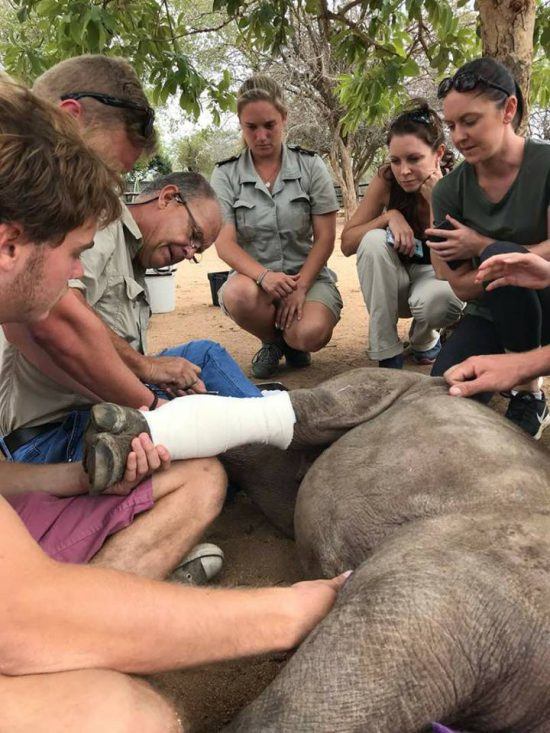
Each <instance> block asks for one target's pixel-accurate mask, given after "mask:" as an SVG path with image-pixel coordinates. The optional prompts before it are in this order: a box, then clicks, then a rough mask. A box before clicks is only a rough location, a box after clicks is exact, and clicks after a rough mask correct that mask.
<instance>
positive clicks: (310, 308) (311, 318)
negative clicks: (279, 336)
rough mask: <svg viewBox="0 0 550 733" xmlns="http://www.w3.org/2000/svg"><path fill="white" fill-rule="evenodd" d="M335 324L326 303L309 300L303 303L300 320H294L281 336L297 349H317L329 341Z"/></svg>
mask: <svg viewBox="0 0 550 733" xmlns="http://www.w3.org/2000/svg"><path fill="white" fill-rule="evenodd" d="M335 325H336V319H335V318H334V316H333V315H332V313H331V312H330V310H329V309H328V308H327V307H326V305H323V303H318V302H316V301H311V302H309V303H305V304H304V309H303V313H302V318H301V320H299V321H298V320H294V321H293V323H292V325H291V326H290V328H287V329H285V331H284V332H283V338H284V340H285V341H286V343H287V344H288V345H289V346H291V347H292V348H293V349H298V351H319V350H320V349H322V348H323V346H326V345H327V344H328V342H329V341H330V339H331V337H332V332H333V330H334V326H335Z"/></svg>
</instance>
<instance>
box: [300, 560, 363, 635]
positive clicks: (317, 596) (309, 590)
mask: <svg viewBox="0 0 550 733" xmlns="http://www.w3.org/2000/svg"><path fill="white" fill-rule="evenodd" d="M351 573H352V571H351V570H348V571H347V572H345V573H342V574H341V575H338V576H336V578H331V579H330V580H306V581H302V582H300V583H295V584H294V585H292V586H290V588H288V589H287V590H288V591H289V598H290V601H289V603H290V605H289V611H290V614H291V618H292V619H293V622H294V623H293V624H292V629H293V634H292V636H293V638H292V639H291V643H290V646H289V648H292V647H294V646H297V645H298V644H299V643H300V642H301V641H303V640H304V639H305V637H306V636H307V635H308V634H309V632H310V631H312V629H314V628H315V626H317V624H318V623H320V622H321V621H322V620H323V619H324V617H325V616H326V615H327V613H328V612H329V611H330V609H331V608H332V607H333V606H334V603H335V601H336V598H337V597H338V593H339V591H340V590H341V589H342V588H343V586H344V583H345V582H346V580H347V579H348V578H349V576H350V575H351Z"/></svg>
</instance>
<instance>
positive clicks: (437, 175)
mask: <svg viewBox="0 0 550 733" xmlns="http://www.w3.org/2000/svg"><path fill="white" fill-rule="evenodd" d="M442 178H443V173H442V172H441V168H440V167H439V166H438V167H437V168H435V169H434V170H433V171H431V173H430V174H429V175H428V176H426V178H425V179H424V180H423V181H422V184H421V186H420V188H419V189H418V192H419V193H420V195H421V196H422V197H423V198H424V199H425V200H426V201H427V202H428V203H429V204H430V203H431V202H432V191H433V189H434V186H435V184H436V183H437V182H438V181H440V180H441V179H442Z"/></svg>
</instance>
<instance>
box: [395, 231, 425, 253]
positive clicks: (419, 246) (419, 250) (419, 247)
mask: <svg viewBox="0 0 550 733" xmlns="http://www.w3.org/2000/svg"><path fill="white" fill-rule="evenodd" d="M413 242H414V252H413V253H412V255H411V256H412V257H422V256H423V255H424V250H423V249H422V242H421V241H420V239H417V238H416V237H414V238H413ZM386 244H388V245H389V246H390V247H393V246H395V239H394V238H393V234H392V231H391V229H386Z"/></svg>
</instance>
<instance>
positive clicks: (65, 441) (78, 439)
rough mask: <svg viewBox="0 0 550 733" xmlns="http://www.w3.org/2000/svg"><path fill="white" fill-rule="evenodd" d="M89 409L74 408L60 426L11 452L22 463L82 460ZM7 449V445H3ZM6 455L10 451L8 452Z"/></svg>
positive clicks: (14, 458) (13, 457) (15, 459)
mask: <svg viewBox="0 0 550 733" xmlns="http://www.w3.org/2000/svg"><path fill="white" fill-rule="evenodd" d="M89 415H90V411H89V410H74V411H73V412H70V413H69V414H68V415H67V416H66V417H65V419H64V421H63V423H62V424H61V425H59V426H58V427H54V428H52V429H51V430H49V431H48V432H47V433H42V434H41V435H39V436H38V437H36V438H33V440H29V442H28V443H25V445H22V446H21V447H20V448H18V449H17V450H16V451H14V452H13V453H12V454H11V457H12V460H14V461H20V462H21V463H70V462H72V461H81V460H82V455H83V452H84V447H83V443H82V437H83V435H84V430H85V429H86V424H87V423H88V417H89ZM3 448H4V451H6V450H7V449H6V447H5V445H4V446H3ZM6 455H8V453H7V452H6Z"/></svg>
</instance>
